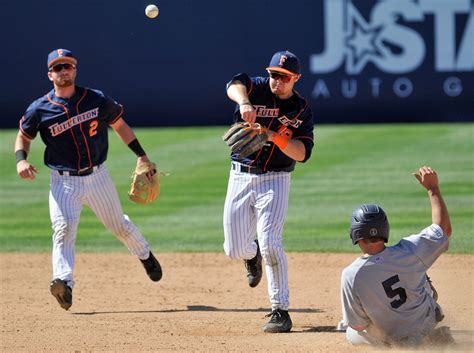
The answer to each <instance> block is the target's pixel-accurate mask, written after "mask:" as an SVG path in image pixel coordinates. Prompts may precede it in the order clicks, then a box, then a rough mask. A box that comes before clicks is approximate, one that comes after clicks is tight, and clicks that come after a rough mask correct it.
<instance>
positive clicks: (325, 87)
mask: <svg viewBox="0 0 474 353" xmlns="http://www.w3.org/2000/svg"><path fill="white" fill-rule="evenodd" d="M0 3H1V13H0V19H1V20H0V36H1V43H2V44H1V47H2V55H0V65H1V67H2V75H1V85H0V106H1V108H2V119H1V120H0V127H1V128H9V127H17V126H18V121H19V119H20V118H21V116H22V114H23V112H24V111H25V109H26V107H27V106H28V104H29V103H31V101H33V100H34V99H36V98H38V97H39V96H41V95H43V94H45V93H47V92H48V91H49V90H50V89H51V83H50V82H49V80H48V78H47V76H46V74H47V68H46V59H47V55H48V53H49V52H50V51H51V50H53V49H57V48H67V49H70V50H71V51H73V53H74V54H75V55H76V56H77V58H78V61H79V64H78V80H77V83H78V84H79V85H83V86H88V87H93V88H97V89H101V90H103V91H104V92H105V93H106V94H107V95H109V96H111V97H113V98H114V99H116V100H117V101H118V102H120V103H122V104H123V105H124V106H125V112H126V115H125V118H126V120H127V121H128V122H129V123H130V124H131V125H132V126H157V127H159V126H182V125H192V126H201V125H227V124H229V123H230V121H231V115H232V111H233V104H232V103H231V102H230V101H229V100H228V99H227V97H226V94H225V84H226V82H227V81H229V79H230V78H231V77H232V76H233V75H234V74H236V73H239V72H246V73H248V74H250V75H253V76H258V75H262V76H264V75H266V72H265V67H266V66H267V64H268V63H269V61H270V58H271V56H272V55H273V53H274V52H276V51H278V50H289V51H292V52H293V53H295V54H296V55H297V56H298V57H299V58H300V60H301V64H302V73H303V77H302V79H301V80H300V82H299V83H298V85H297V89H298V91H299V92H300V93H301V94H303V96H305V97H306V98H308V99H309V100H310V101H311V105H312V108H313V112H314V114H315V122H316V123H379V122H441V121H443V122H459V121H474V74H473V72H474V5H473V1H472V0H385V1H373V0H359V1H356V0H353V1H348V0H296V1H291V2H289V1H282V0H271V1H270V0H258V1H255V0H253V1H251V0H240V1H195V0H157V1H155V4H156V5H157V6H158V7H159V9H160V15H159V16H158V17H157V18H155V19H149V18H147V17H146V16H145V13H144V11H145V7H146V5H147V4H149V3H150V2H149V1H141V0H138V1H137V0H114V1H110V0H105V1H96V0H80V1H79V0H70V1H58V0H42V1H33V0H25V1H21V2H14V1H4V0H1V2H0Z"/></svg>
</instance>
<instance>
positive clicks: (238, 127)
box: [222, 122, 268, 159]
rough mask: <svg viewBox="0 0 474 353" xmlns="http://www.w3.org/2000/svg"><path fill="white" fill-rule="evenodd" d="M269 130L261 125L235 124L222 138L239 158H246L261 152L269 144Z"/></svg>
mask: <svg viewBox="0 0 474 353" xmlns="http://www.w3.org/2000/svg"><path fill="white" fill-rule="evenodd" d="M267 138H268V136H267V128H265V127H263V126H262V125H260V124H257V123H256V124H249V123H242V122H240V123H235V124H233V125H232V126H231V127H230V129H229V130H227V132H226V133H225V134H224V136H222V139H223V140H224V141H225V142H226V143H227V146H229V147H230V150H231V152H232V154H235V155H236V157H237V158H239V159H241V158H245V157H248V156H250V155H251V154H252V153H254V152H257V151H258V150H260V149H261V148H262V147H263V146H264V145H265V144H266V142H267Z"/></svg>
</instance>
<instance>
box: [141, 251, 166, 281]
mask: <svg viewBox="0 0 474 353" xmlns="http://www.w3.org/2000/svg"><path fill="white" fill-rule="evenodd" d="M140 261H141V263H142V265H143V267H145V270H146V274H147V275H148V277H150V279H151V280H152V281H153V282H158V281H159V280H160V279H161V277H162V275H163V272H162V271H161V266H160V263H159V262H158V260H157V259H156V257H155V256H153V253H152V252H151V251H150V256H148V259H146V260H140Z"/></svg>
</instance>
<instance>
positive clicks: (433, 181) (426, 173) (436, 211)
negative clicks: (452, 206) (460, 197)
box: [413, 166, 452, 237]
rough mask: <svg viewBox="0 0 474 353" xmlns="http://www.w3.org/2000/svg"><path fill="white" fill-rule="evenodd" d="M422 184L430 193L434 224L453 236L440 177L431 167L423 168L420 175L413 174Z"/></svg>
mask: <svg viewBox="0 0 474 353" xmlns="http://www.w3.org/2000/svg"><path fill="white" fill-rule="evenodd" d="M413 175H414V176H415V177H416V179H417V180H418V181H419V182H420V184H421V185H422V186H423V187H424V188H425V189H426V190H427V191H428V196H429V198H430V202H431V218H432V222H433V223H434V224H437V225H439V226H440V227H441V228H442V229H443V231H444V233H446V235H447V236H448V237H449V236H451V234H452V228H451V220H450V218H449V213H448V208H447V207H446V204H445V202H444V200H443V197H442V196H441V191H440V189H439V181H438V175H437V174H436V171H435V170H433V169H431V168H430V167H427V166H423V167H421V168H420V169H419V171H418V173H413Z"/></svg>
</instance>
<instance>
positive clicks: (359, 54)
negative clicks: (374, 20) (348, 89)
mask: <svg viewBox="0 0 474 353" xmlns="http://www.w3.org/2000/svg"><path fill="white" fill-rule="evenodd" d="M346 26H347V31H346V33H347V34H348V35H347V37H346V53H347V60H346V72H347V73H349V74H358V73H360V72H361V71H362V70H363V69H364V67H365V65H366V64H367V63H368V62H369V61H373V59H374V57H382V56H383V54H382V50H381V49H382V41H381V37H380V33H381V32H382V30H383V25H380V24H378V25H374V24H371V23H369V22H367V21H366V20H365V18H364V17H363V16H362V15H361V14H360V12H359V11H358V10H357V8H356V7H355V6H354V5H353V4H352V3H349V4H348V6H347V15H346Z"/></svg>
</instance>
